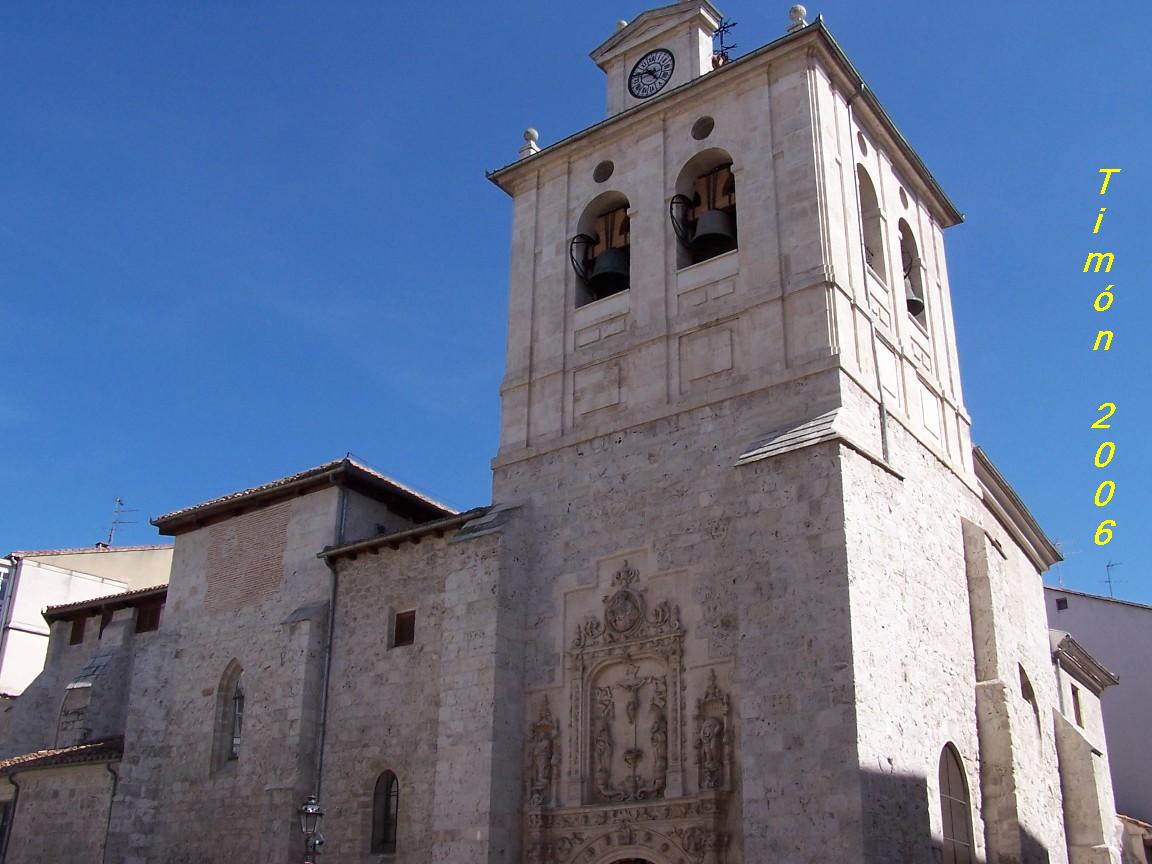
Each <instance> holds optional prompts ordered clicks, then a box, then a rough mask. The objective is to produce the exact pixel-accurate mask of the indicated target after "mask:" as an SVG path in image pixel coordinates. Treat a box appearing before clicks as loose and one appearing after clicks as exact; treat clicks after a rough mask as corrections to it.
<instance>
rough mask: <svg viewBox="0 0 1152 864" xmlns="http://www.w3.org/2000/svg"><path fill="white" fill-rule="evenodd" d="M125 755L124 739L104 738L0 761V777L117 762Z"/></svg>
mask: <svg viewBox="0 0 1152 864" xmlns="http://www.w3.org/2000/svg"><path fill="white" fill-rule="evenodd" d="M123 755H124V739H123V738H122V737H116V738H102V739H100V740H99V741H88V742H87V743H84V744H77V745H76V746H74V747H59V748H57V749H55V750H37V751H36V752H35V753H25V754H23V755H22V756H13V757H12V758H11V759H5V760H3V761H0V777H7V776H9V775H11V774H15V773H16V772H18V771H32V770H35V769H39V768H57V767H59V766H61V765H80V764H83V763H85V762H115V761H116V760H118V759H119V758H120V757H121V756H123Z"/></svg>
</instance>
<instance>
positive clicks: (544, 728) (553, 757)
mask: <svg viewBox="0 0 1152 864" xmlns="http://www.w3.org/2000/svg"><path fill="white" fill-rule="evenodd" d="M559 738H560V733H559V731H558V729H557V727H556V722H555V721H554V720H553V719H552V709H551V706H550V705H549V704H548V697H547V696H545V697H544V701H543V702H542V703H541V705H540V717H539V719H538V720H536V722H535V723H533V724H532V734H531V736H530V737H529V739H528V801H529V803H530V804H532V805H534V806H537V807H540V806H544V805H546V804H551V803H552V802H553V800H554V795H553V786H554V782H555V779H556V775H557V773H558V771H557V768H558V767H559V765H560V752H559V749H560V748H559Z"/></svg>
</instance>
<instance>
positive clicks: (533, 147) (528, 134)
mask: <svg viewBox="0 0 1152 864" xmlns="http://www.w3.org/2000/svg"><path fill="white" fill-rule="evenodd" d="M539 140H540V133H539V132H537V131H536V130H535V129H533V128H532V127H531V126H529V127H528V128H527V129H525V130H524V143H523V144H522V145H521V147H520V158H521V159H523V158H524V157H525V156H531V155H532V154H533V153H539V152H540V145H539V144H537V143H536V142H537V141H539Z"/></svg>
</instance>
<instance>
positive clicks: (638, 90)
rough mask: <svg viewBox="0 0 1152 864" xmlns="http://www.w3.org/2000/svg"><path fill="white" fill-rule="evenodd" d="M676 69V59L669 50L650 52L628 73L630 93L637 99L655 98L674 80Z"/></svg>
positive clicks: (659, 49)
mask: <svg viewBox="0 0 1152 864" xmlns="http://www.w3.org/2000/svg"><path fill="white" fill-rule="evenodd" d="M675 68H676V58H675V57H673V56H672V52H671V51H669V50H668V49H667V48H657V49H655V50H654V51H649V52H648V53H647V54H645V55H644V56H643V57H641V58H640V59H639V60H637V61H636V65H635V66H633V67H632V71H631V72H629V73H628V92H629V93H631V94H632V95H633V96H635V97H636V98H637V99H647V98H648V97H649V96H655V95H656V94H657V93H659V92H660V91H661V90H663V89H664V85H665V84H667V83H668V82H669V81H671V80H672V71H673V70H674V69H675Z"/></svg>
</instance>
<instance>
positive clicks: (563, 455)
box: [494, 376, 860, 862]
mask: <svg viewBox="0 0 1152 864" xmlns="http://www.w3.org/2000/svg"><path fill="white" fill-rule="evenodd" d="M835 386H836V382H835V378H834V376H827V377H823V376H813V377H811V378H808V379H803V380H801V381H797V382H794V383H793V384H791V385H787V386H782V387H780V388H778V389H776V390H774V391H773V393H772V395H771V397H769V398H765V397H764V396H763V395H761V396H757V397H749V398H746V399H733V400H729V401H725V402H721V403H718V404H714V405H711V406H709V407H706V408H700V409H697V410H693V411H686V412H684V413H682V414H680V415H677V416H674V417H670V418H667V419H664V420H660V421H656V422H653V423H649V424H645V425H642V426H637V427H633V428H630V429H627V430H623V431H620V432H617V433H614V434H611V435H606V436H602V437H597V438H592V439H590V440H587V441H584V442H582V443H580V444H577V445H574V446H570V447H566V448H564V449H561V450H557V451H554V452H552V453H550V454H548V455H546V456H539V457H536V458H534V459H530V460H525V461H521V462H515V463H512V464H505V465H503V466H501V467H499V468H498V469H497V472H496V477H495V484H494V488H495V499H496V501H497V502H502V501H509V502H512V501H525V502H526V504H525V508H524V516H523V519H524V520H525V524H526V529H527V530H526V535H527V536H528V537H530V538H531V543H532V545H531V549H532V553H533V558H534V563H533V565H532V567H531V573H530V579H531V588H530V590H531V594H530V599H529V605H528V609H527V637H528V655H527V658H526V668H525V675H526V683H527V688H528V689H527V694H528V699H529V703H530V706H531V707H532V708H533V709H534V708H535V706H536V705H537V704H539V701H540V699H541V697H542V696H544V695H547V696H548V697H549V700H550V703H551V705H552V706H553V707H554V708H557V707H559V708H560V710H559V711H557V712H556V713H557V715H558V716H559V718H560V720H561V722H560V742H561V743H560V746H561V749H562V750H563V751H564V752H568V749H567V748H570V747H572V742H571V737H572V735H573V728H572V721H571V719H570V718H569V716H568V714H567V705H568V701H567V695H568V693H569V692H570V688H571V687H572V685H573V683H574V682H573V681H571V680H570V679H569V673H568V656H569V650H570V645H571V642H572V638H573V635H574V632H575V631H574V626H575V624H576V623H578V622H579V621H580V620H581V619H582V617H583V616H584V615H585V614H586V613H587V612H589V611H594V610H595V609H596V608H597V606H598V605H599V604H600V603H601V597H602V596H603V594H604V593H605V591H604V587H605V586H606V585H607V584H609V583H608V582H606V581H605V574H609V575H610V574H611V572H612V571H613V570H614V569H618V568H619V566H620V565H621V562H623V561H625V560H627V561H628V562H629V565H630V566H635V567H637V569H639V571H640V583H639V584H640V586H641V587H643V588H644V589H645V590H646V591H647V592H648V596H649V597H650V598H651V600H652V602H656V601H657V600H659V599H661V598H665V597H670V599H671V600H673V601H674V602H676V603H677V604H678V605H679V607H680V614H681V616H682V619H683V622H684V626H685V628H686V629H687V631H688V638H687V639H686V641H685V647H684V652H685V653H684V666H685V673H684V675H685V679H684V680H685V688H686V692H685V693H684V704H686V705H688V706H692V705H694V704H695V701H696V699H698V698H700V697H701V696H702V693H703V690H704V687H705V684H706V682H707V675H708V673H709V671H710V670H715V671H717V674H718V679H719V680H720V682H722V683H721V686H722V687H723V688H725V689H726V690H730V692H731V699H732V704H733V710H734V717H733V728H732V729H731V734H732V735H733V738H734V741H733V743H734V745H735V746H734V749H735V770H734V773H735V776H734V777H733V792H734V795H733V797H732V800H731V801H730V802H729V804H728V806H727V814H726V821H725V823H724V826H723V827H724V830H725V831H726V832H727V833H728V835H729V838H730V839H729V841H728V842H729V845H728V855H729V858H728V860H730V861H735V862H739V861H764V860H788V861H790V862H807V861H812V862H816V861H827V860H829V859H832V858H853V857H857V854H858V850H859V847H860V799H859V787H860V784H859V777H858V768H857V764H858V763H857V759H856V735H855V712H854V709H853V706H852V693H853V679H852V674H853V669H852V643H851V629H850V624H849V620H848V599H849V594H848V582H847V571H846V561H845V549H844V529H843V519H844V510H843V503H842V501H843V499H842V493H841V488H840V479H839V472H840V470H841V468H840V462H841V456H840V453H839V448H838V446H837V445H834V444H827V445H821V446H817V447H811V448H808V449H805V450H801V451H799V452H794V453H787V454H784V455H782V456H779V457H776V458H773V459H770V460H765V461H761V462H756V463H752V464H749V465H745V466H742V467H735V462H736V460H737V458H738V457H739V456H740V455H741V453H742V452H743V451H744V450H745V448H746V447H747V446H748V445H749V444H750V443H751V442H752V441H753V440H755V439H756V438H757V437H759V436H761V435H763V434H764V433H765V432H767V431H769V430H773V429H776V428H781V427H783V426H786V425H787V423H788V422H789V421H794V420H796V419H799V418H803V417H807V416H809V415H808V414H807V412H808V411H810V410H811V408H812V406H814V405H819V404H822V403H823V402H824V401H825V400H827V399H829V398H831V397H832V396H834V393H835ZM829 388H832V390H831V392H830V391H829ZM689 713H691V712H689ZM531 715H532V712H526V716H525V717H524V718H523V721H522V722H523V724H524V725H523V727H522V728H523V729H524V730H525V731H522V733H521V738H522V740H524V739H526V730H527V727H528V725H529V723H531V722H532V721H533V720H535V716H531ZM685 726H686V727H687V728H685V729H683V730H682V731H681V736H682V740H683V743H684V745H685V760H684V764H683V766H682V768H683V778H682V782H683V784H684V791H685V792H689V793H692V792H695V791H696V789H697V782H698V775H697V773H696V772H697V769H698V762H697V759H696V757H695V755H694V752H693V744H694V740H693V739H694V730H693V728H692V727H691V723H690V722H688V723H686V724H685ZM567 764H568V763H565V765H566V766H567ZM564 770H565V774H566V776H567V772H568V771H569V770H570V769H569V768H568V767H565V769H564ZM669 783H670V785H671V783H672V780H670V781H669ZM578 794H579V793H578V790H569V791H567V792H565V793H564V797H563V798H562V800H561V803H562V804H563V805H564V806H576V805H578V804H579V803H580V802H579V800H578V798H576V797H574V796H577V795H578ZM830 823H832V824H835V825H836V826H837V830H836V831H834V832H829V831H828V826H829V824H830ZM813 836H819V837H820V838H821V841H820V843H818V844H813V843H812V842H810V839H811V838H812V837H813Z"/></svg>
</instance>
